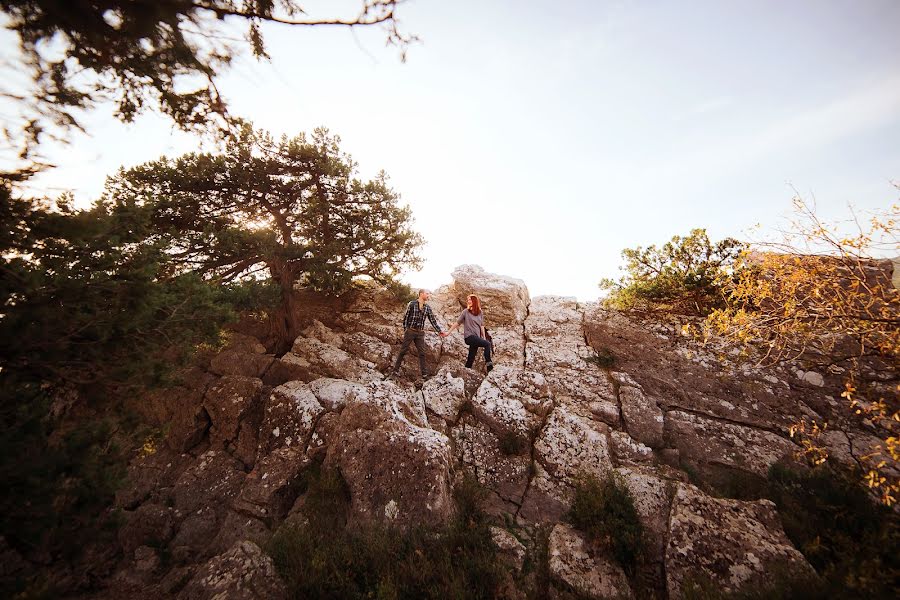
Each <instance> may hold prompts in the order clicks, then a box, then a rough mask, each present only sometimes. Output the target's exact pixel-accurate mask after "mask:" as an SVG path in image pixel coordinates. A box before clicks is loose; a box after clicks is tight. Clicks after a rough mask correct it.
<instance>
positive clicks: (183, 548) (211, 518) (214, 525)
mask: <svg viewBox="0 0 900 600" xmlns="http://www.w3.org/2000/svg"><path fill="white" fill-rule="evenodd" d="M220 511H221V507H219V506H216V507H214V508H212V507H202V508H200V509H199V510H197V511H195V512H192V513H191V514H189V515H188V516H187V517H186V518H185V519H184V521H182V523H181V527H179V528H178V533H177V534H175V537H174V538H173V539H172V541H171V543H169V550H170V552H171V553H172V558H173V559H174V560H175V561H176V562H179V563H188V562H194V561H195V560H197V558H198V557H201V556H206V555H207V554H206V549H207V548H208V547H209V545H210V543H211V542H212V540H213V539H214V538H215V537H216V534H217V533H218V532H219V529H220V521H221V520H222V519H223V517H222V516H221V515H219V512H220Z"/></svg>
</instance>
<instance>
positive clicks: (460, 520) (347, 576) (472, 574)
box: [268, 469, 500, 600]
mask: <svg viewBox="0 0 900 600" xmlns="http://www.w3.org/2000/svg"><path fill="white" fill-rule="evenodd" d="M305 483H306V485H307V491H306V494H305V498H306V500H305V503H304V505H303V513H304V516H305V517H306V519H307V520H308V523H307V524H294V525H286V526H285V527H282V528H281V529H280V530H279V531H278V532H277V533H276V534H275V536H274V537H273V538H272V541H271V542H270V544H269V546H268V551H269V554H270V555H271V556H272V558H273V560H274V561H275V565H276V567H277V569H278V571H279V573H280V574H281V576H282V577H283V578H284V580H285V582H286V583H287V585H288V588H289V590H290V592H291V595H292V596H293V597H295V598H351V599H352V598H379V599H401V598H440V599H441V600H446V599H448V598H460V599H462V598H493V597H495V595H496V594H495V591H496V589H497V587H498V584H499V578H500V573H499V570H498V567H497V566H496V565H497V562H496V557H495V549H494V545H493V542H492V541H491V536H490V531H489V529H488V525H487V522H486V520H485V518H484V514H483V513H482V512H481V510H480V503H481V501H482V500H483V499H484V495H485V492H484V490H483V488H481V487H480V486H479V485H478V484H477V482H476V481H474V480H473V479H466V480H464V481H462V482H461V483H460V484H459V485H458V486H457V487H456V489H455V490H454V498H455V500H456V502H457V506H458V511H457V514H456V516H455V518H454V519H453V520H452V521H451V522H450V523H449V524H448V525H446V526H444V527H439V528H425V527H418V528H411V529H409V530H400V529H397V528H391V527H381V526H374V525H371V526H359V527H354V528H348V527H346V526H345V520H346V515H347V508H348V506H349V494H347V488H346V484H345V483H344V482H343V479H342V478H341V477H340V474H339V473H338V472H337V471H319V470H317V469H314V470H312V471H310V472H309V475H308V476H307V478H306V482H305Z"/></svg>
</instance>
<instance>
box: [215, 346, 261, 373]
mask: <svg viewBox="0 0 900 600" xmlns="http://www.w3.org/2000/svg"><path fill="white" fill-rule="evenodd" d="M274 361H275V357H274V356H272V355H271V354H256V353H253V352H244V351H241V350H225V351H223V352H220V353H219V354H217V355H216V356H215V357H213V359H212V361H210V364H209V370H210V371H212V372H213V373H215V374H216V375H237V376H243V377H262V376H263V374H264V373H265V372H266V370H268V368H269V367H270V366H272V363H273V362H274Z"/></svg>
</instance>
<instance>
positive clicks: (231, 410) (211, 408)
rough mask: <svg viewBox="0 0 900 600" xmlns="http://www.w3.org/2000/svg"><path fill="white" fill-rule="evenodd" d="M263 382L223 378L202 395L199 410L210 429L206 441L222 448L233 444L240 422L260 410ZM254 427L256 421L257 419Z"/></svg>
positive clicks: (243, 378)
mask: <svg viewBox="0 0 900 600" xmlns="http://www.w3.org/2000/svg"><path fill="white" fill-rule="evenodd" d="M262 390H263V382H262V381H261V380H259V379H256V378H255V377H243V376H235V375H226V376H225V377H222V378H221V379H220V380H219V381H217V382H216V383H214V384H213V385H212V386H211V387H210V388H209V389H208V390H207V392H206V397H205V398H204V401H203V408H205V409H206V412H207V414H208V415H209V418H210V421H211V422H212V427H211V429H210V432H209V433H210V439H211V440H212V442H213V443H214V444H218V445H219V447H223V446H224V445H225V444H226V443H227V442H230V441H232V440H234V441H236V440H237V437H238V431H239V430H240V428H241V422H242V421H243V420H244V419H245V418H248V417H249V416H250V415H251V414H253V413H254V412H255V413H257V419H258V413H259V411H260V407H261V402H262V399H261V394H262ZM256 425H257V427H258V426H259V422H258V420H257V423H256Z"/></svg>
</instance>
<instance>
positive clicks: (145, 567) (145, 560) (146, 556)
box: [134, 546, 160, 573]
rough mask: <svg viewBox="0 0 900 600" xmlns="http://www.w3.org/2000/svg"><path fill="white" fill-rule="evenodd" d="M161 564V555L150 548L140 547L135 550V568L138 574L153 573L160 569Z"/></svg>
mask: <svg viewBox="0 0 900 600" xmlns="http://www.w3.org/2000/svg"><path fill="white" fill-rule="evenodd" d="M159 564H160V560H159V555H158V554H157V553H156V550H154V549H153V548H151V547H150V546H139V547H138V548H136V549H135V550H134V568H135V570H137V571H138V572H141V573H152V572H154V571H156V570H157V569H158V568H159Z"/></svg>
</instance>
